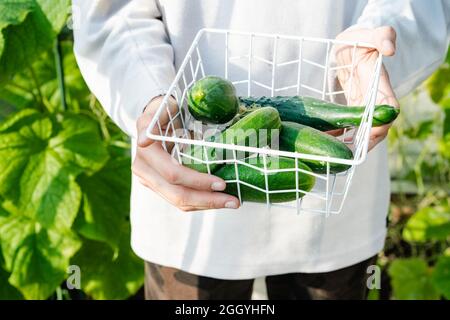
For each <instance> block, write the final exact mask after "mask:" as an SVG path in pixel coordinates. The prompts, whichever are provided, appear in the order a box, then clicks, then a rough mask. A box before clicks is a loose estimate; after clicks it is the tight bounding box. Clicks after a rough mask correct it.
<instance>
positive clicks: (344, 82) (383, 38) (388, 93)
mask: <svg viewBox="0 0 450 320" xmlns="http://www.w3.org/2000/svg"><path fill="white" fill-rule="evenodd" d="M336 39H337V40H343V41H356V42H366V43H370V44H372V45H373V46H375V47H376V49H373V48H362V47H357V48H356V50H355V69H354V73H353V80H352V82H353V84H352V92H350V93H349V94H347V93H348V90H349V86H350V76H351V74H350V73H351V72H350V70H349V69H347V68H346V69H340V70H338V79H339V82H340V84H341V86H342V88H343V89H344V90H345V91H346V98H347V101H348V103H349V104H350V105H361V104H362V103H363V102H364V95H365V93H366V91H367V88H368V87H369V85H370V81H371V76H372V74H373V70H374V67H375V63H376V61H377V58H378V52H380V53H381V54H383V55H385V56H393V55H394V54H395V50H396V47H395V42H396V33H395V30H394V29H393V28H392V27H389V26H385V27H379V28H376V29H351V30H345V31H344V32H342V33H341V34H339V35H338V36H337V38H336ZM377 51H378V52H377ZM335 53H336V60H337V63H338V65H351V63H352V54H353V46H347V45H338V46H336V47H335ZM380 72H381V74H380V82H379V85H378V94H377V100H376V104H388V105H391V106H394V107H399V103H398V101H397V98H396V97H395V93H394V90H393V89H392V86H391V82H390V80H389V75H388V73H387V71H386V69H385V67H384V66H382V67H381V71H380ZM391 125H392V124H386V125H384V126H381V127H374V128H372V129H371V132H370V141H369V150H371V149H373V148H374V147H375V146H376V145H377V144H378V143H380V142H381V141H382V140H383V139H384V138H386V136H387V134H388V131H389V129H390V127H391Z"/></svg>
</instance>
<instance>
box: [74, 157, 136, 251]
mask: <svg viewBox="0 0 450 320" xmlns="http://www.w3.org/2000/svg"><path fill="white" fill-rule="evenodd" d="M130 162H131V159H130V158H129V157H126V158H114V159H110V161H108V163H107V164H106V165H105V167H104V168H103V169H102V170H100V171H99V172H97V173H95V174H94V175H92V176H87V175H82V176H80V177H79V178H78V180H77V182H78V184H79V185H80V187H81V189H82V190H83V210H82V212H81V213H80V214H79V215H78V217H77V219H76V221H75V229H76V230H77V231H78V232H79V233H81V234H82V235H83V236H84V237H86V238H88V239H91V240H97V241H103V242H105V243H108V244H109V245H111V246H112V248H113V249H114V250H116V251H117V250H118V249H119V248H118V247H119V240H120V239H119V238H118V237H117V231H118V230H120V229H121V226H123V225H124V223H127V221H128V216H129V212H130V189H131V186H130V184H131V170H130Z"/></svg>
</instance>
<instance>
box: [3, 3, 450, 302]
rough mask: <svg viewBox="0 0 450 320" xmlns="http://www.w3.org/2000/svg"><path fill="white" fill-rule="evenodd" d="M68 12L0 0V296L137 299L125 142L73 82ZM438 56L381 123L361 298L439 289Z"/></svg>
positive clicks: (446, 124) (448, 234)
mask: <svg viewBox="0 0 450 320" xmlns="http://www.w3.org/2000/svg"><path fill="white" fill-rule="evenodd" d="M69 13H70V1H69V0H60V1H50V0H20V1H5V0H0V32H1V33H0V300H1V299H129V298H131V299H132V298H141V297H142V285H143V263H142V262H141V261H140V260H139V259H138V258H137V257H136V256H135V255H134V254H133V253H132V251H131V248H130V245H129V237H130V225H129V218H128V214H129V193H130V156H129V148H130V145H129V140H128V138H127V137H126V136H125V135H124V134H123V133H122V132H121V131H120V130H119V129H118V128H117V127H116V126H115V125H114V124H113V123H112V122H111V120H110V119H109V118H108V117H107V116H106V115H105V113H104V112H103V110H102V108H101V106H100V105H99V103H98V102H97V100H96V99H95V97H94V96H93V95H92V94H91V93H90V92H89V90H88V88H87V87H86V85H85V84H84V82H83V79H82V77H81V74H80V72H79V70H78V68H77V66H76V61H75V58H74V56H73V53H72V51H73V37H72V32H71V30H70V29H69V28H68V26H70V25H71V23H72V22H71V19H70V14H69ZM67 21H68V23H67ZM449 60H450V59H449V56H447V59H446V63H444V64H443V65H442V66H441V67H440V69H439V70H438V71H436V73H435V74H433V76H432V77H431V78H430V79H428V80H427V81H426V82H425V83H424V84H423V85H422V86H421V87H420V88H418V89H417V90H416V91H415V92H414V93H412V94H410V95H409V96H408V97H406V98H404V99H402V101H401V104H402V113H401V115H400V118H399V119H398V120H397V121H396V123H395V125H394V127H393V128H392V129H391V132H390V135H389V146H390V147H389V148H390V157H389V159H390V167H391V174H392V197H391V199H392V201H391V209H390V218H389V220H390V229H389V234H388V239H387V243H386V247H385V249H384V251H383V252H382V253H381V254H380V256H379V259H378V264H379V266H380V267H381V270H382V281H381V289H379V290H372V291H370V293H369V299H448V298H450V245H449V239H450V203H449V202H450V199H449V193H450V161H449V160H450V82H449V80H450V67H449ZM71 265H77V266H79V267H80V269H81V270H82V279H81V282H80V283H81V289H80V290H69V289H68V288H67V283H66V279H67V278H69V283H70V280H71V278H70V277H71V275H72V273H71V270H70V269H68V268H69V266H71ZM75 284H76V281H75Z"/></svg>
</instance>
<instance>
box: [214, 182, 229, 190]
mask: <svg viewBox="0 0 450 320" xmlns="http://www.w3.org/2000/svg"><path fill="white" fill-rule="evenodd" d="M226 187H227V186H226V184H225V182H220V181H217V182H214V183H213V184H212V185H211V189H213V190H214V191H223V190H225V188H226Z"/></svg>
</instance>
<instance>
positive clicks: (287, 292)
mask: <svg viewBox="0 0 450 320" xmlns="http://www.w3.org/2000/svg"><path fill="white" fill-rule="evenodd" d="M375 262H376V257H372V258H369V259H367V260H365V261H363V262H360V263H358V264H355V265H353V266H350V267H346V268H343V269H340V270H336V271H331V272H324V273H289V274H283V275H276V276H268V277H266V285H267V294H268V297H269V299H271V300H281V299H290V300H311V299H314V300H324V299H326V300H341V299H353V300H361V299H365V298H366V291H367V285H366V281H367V277H368V273H367V267H368V266H370V265H373V264H375ZM252 291H253V279H250V280H220V279H214V278H208V277H203V276H197V275H193V274H190V273H187V272H184V271H180V270H178V269H174V268H169V267H163V266H160V265H157V264H154V263H150V262H146V264H145V297H146V299H148V300H218V299H238V300H250V298H251V295H252Z"/></svg>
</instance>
